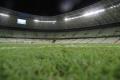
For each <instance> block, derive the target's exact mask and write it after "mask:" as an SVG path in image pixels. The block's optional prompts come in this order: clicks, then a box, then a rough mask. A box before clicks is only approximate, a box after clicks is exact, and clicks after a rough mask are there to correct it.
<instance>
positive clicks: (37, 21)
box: [34, 19, 56, 23]
mask: <svg viewBox="0 0 120 80" xmlns="http://www.w3.org/2000/svg"><path fill="white" fill-rule="evenodd" d="M34 22H36V23H39V22H41V23H56V21H40V20H37V19H35V20H34Z"/></svg>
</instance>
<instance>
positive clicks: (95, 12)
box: [64, 9, 105, 21]
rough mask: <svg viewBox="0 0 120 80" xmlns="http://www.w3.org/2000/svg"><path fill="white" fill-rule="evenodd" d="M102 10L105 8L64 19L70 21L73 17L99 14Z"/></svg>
mask: <svg viewBox="0 0 120 80" xmlns="http://www.w3.org/2000/svg"><path fill="white" fill-rule="evenodd" d="M104 11H105V9H101V10H98V11H94V12H89V13H85V14H83V15H81V16H77V17H72V18H65V19H64V21H70V20H73V19H77V18H81V17H87V16H92V15H95V14H99V13H101V12H104Z"/></svg>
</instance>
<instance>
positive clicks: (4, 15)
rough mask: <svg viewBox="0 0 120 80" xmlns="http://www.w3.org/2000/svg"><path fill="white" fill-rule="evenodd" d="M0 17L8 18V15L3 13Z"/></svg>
mask: <svg viewBox="0 0 120 80" xmlns="http://www.w3.org/2000/svg"><path fill="white" fill-rule="evenodd" d="M0 16H3V17H9V16H10V15H8V14H5V13H0Z"/></svg>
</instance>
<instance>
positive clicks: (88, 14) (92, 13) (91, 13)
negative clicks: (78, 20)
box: [82, 9, 105, 17]
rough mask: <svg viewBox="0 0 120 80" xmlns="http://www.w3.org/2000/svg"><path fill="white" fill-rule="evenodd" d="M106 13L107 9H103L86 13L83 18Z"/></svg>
mask: <svg viewBox="0 0 120 80" xmlns="http://www.w3.org/2000/svg"><path fill="white" fill-rule="evenodd" d="M104 11H105V9H101V10H97V11H93V12H89V13H85V14H83V15H82V17H87V16H92V15H95V14H99V13H101V12H104Z"/></svg>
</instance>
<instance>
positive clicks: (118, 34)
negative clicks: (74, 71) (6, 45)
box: [0, 0, 120, 43]
mask: <svg viewBox="0 0 120 80" xmlns="http://www.w3.org/2000/svg"><path fill="white" fill-rule="evenodd" d="M100 6H102V9H101V7H100ZM93 7H95V9H96V10H98V12H100V11H102V12H103V13H101V14H99V15H97V14H96V15H95V16H93V15H92V16H88V17H85V15H88V14H85V15H82V14H83V13H84V11H89V10H92V8H93ZM93 12H94V11H93ZM119 12H120V1H119V0H110V1H109V2H108V1H107V0H101V1H100V2H98V3H95V4H93V5H91V6H88V7H85V8H83V9H80V10H76V11H73V12H70V13H66V14H62V15H58V16H53V17H41V16H36V15H30V14H24V13H20V12H16V11H12V10H9V9H5V8H0V13H1V14H2V15H0V42H28V43H35V42H36V43H120V14H119ZM3 13H4V14H3ZM80 15H82V16H83V17H81V16H80ZM66 16H67V17H66ZM36 17H37V19H38V20H35V18H36ZM79 17H80V18H79ZM18 19H24V20H26V24H18V23H17V20H18ZM40 21H41V22H40ZM49 21H54V22H49Z"/></svg>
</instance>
